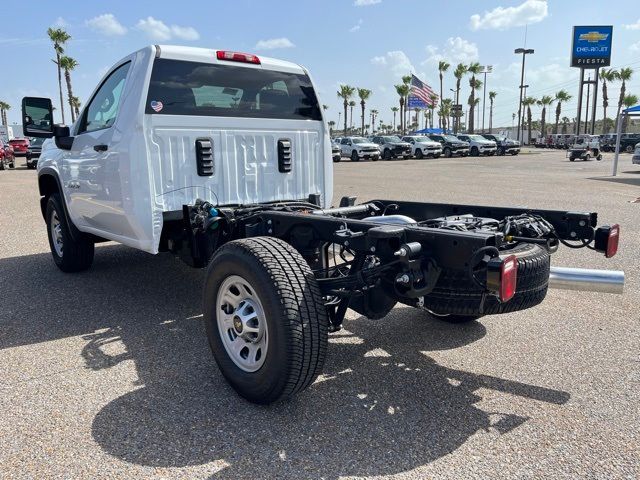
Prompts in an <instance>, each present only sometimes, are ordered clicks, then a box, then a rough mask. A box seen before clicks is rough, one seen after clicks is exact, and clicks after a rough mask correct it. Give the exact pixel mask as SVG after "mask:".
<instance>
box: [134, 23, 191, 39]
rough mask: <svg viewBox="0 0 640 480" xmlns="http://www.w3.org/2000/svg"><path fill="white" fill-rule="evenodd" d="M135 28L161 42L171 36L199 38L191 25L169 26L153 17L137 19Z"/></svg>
mask: <svg viewBox="0 0 640 480" xmlns="http://www.w3.org/2000/svg"><path fill="white" fill-rule="evenodd" d="M136 28H137V29H138V30H141V31H143V32H144V33H145V34H146V35H147V36H148V37H149V38H150V39H151V40H157V41H161V42H162V41H167V40H171V39H172V38H178V39H180V40H198V39H199V38H200V34H199V33H198V31H197V30H196V29H195V28H193V27H181V26H178V25H171V26H169V25H167V24H165V23H164V22H163V21H162V20H156V19H155V18H153V17H147V18H143V19H140V20H138V23H137V25H136Z"/></svg>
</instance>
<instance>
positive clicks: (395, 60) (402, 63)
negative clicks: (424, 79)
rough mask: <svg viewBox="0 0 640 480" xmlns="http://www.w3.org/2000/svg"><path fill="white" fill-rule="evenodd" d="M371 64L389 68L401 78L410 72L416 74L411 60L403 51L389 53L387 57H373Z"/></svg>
mask: <svg viewBox="0 0 640 480" xmlns="http://www.w3.org/2000/svg"><path fill="white" fill-rule="evenodd" d="M371 63H372V64H374V65H380V66H382V67H385V68H387V69H388V70H389V71H391V73H393V75H394V76H395V77H398V78H400V77H401V76H402V75H407V74H408V73H410V72H415V71H416V69H415V68H414V67H413V64H412V63H411V60H409V57H407V54H406V53H404V52H403V51H402V50H394V51H391V52H387V53H386V54H385V55H382V56H378V57H373V58H372V59H371Z"/></svg>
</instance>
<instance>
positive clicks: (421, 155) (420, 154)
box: [416, 148, 424, 159]
mask: <svg viewBox="0 0 640 480" xmlns="http://www.w3.org/2000/svg"><path fill="white" fill-rule="evenodd" d="M416 158H417V159H422V158H424V155H423V154H422V150H420V149H419V148H418V149H417V150H416Z"/></svg>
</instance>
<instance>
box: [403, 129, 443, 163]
mask: <svg viewBox="0 0 640 480" xmlns="http://www.w3.org/2000/svg"><path fill="white" fill-rule="evenodd" d="M402 141H403V142H407V143H408V144H410V145H411V154H412V155H413V156H414V157H416V158H424V157H433V158H440V155H442V145H440V143H439V142H434V141H433V140H431V139H430V138H429V137H426V136H424V135H409V136H406V137H402Z"/></svg>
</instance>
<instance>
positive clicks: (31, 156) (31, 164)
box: [26, 138, 44, 169]
mask: <svg viewBox="0 0 640 480" xmlns="http://www.w3.org/2000/svg"><path fill="white" fill-rule="evenodd" d="M42 142H44V138H32V139H31V140H30V141H29V147H28V148H27V155H26V157H27V168H29V169H30V168H36V167H37V166H38V158H40V153H41V152H42Z"/></svg>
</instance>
